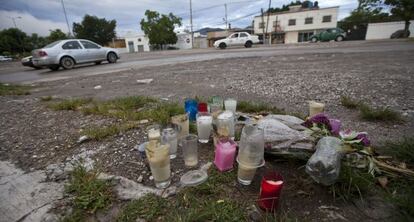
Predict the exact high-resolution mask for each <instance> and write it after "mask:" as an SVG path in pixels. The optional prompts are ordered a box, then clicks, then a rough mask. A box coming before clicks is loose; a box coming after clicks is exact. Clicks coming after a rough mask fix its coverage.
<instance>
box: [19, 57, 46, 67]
mask: <svg viewBox="0 0 414 222" xmlns="http://www.w3.org/2000/svg"><path fill="white" fill-rule="evenodd" d="M32 58H33V56H27V57H24V58H23V59H22V60H21V62H22V65H23V66H29V67H32V68H35V69H41V68H42V67H40V66H35V65H33V61H32Z"/></svg>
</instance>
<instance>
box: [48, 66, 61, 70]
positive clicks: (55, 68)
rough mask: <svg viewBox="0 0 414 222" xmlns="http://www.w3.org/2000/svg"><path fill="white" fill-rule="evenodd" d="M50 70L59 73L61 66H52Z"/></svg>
mask: <svg viewBox="0 0 414 222" xmlns="http://www.w3.org/2000/svg"><path fill="white" fill-rule="evenodd" d="M48 68H49V69H50V70H52V71H57V70H59V68H60V66H59V65H51V66H48Z"/></svg>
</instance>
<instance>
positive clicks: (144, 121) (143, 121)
mask: <svg viewBox="0 0 414 222" xmlns="http://www.w3.org/2000/svg"><path fill="white" fill-rule="evenodd" d="M148 122H149V120H147V119H143V120H140V121H139V124H145V123H148Z"/></svg>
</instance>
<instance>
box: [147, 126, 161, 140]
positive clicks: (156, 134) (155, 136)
mask: <svg viewBox="0 0 414 222" xmlns="http://www.w3.org/2000/svg"><path fill="white" fill-rule="evenodd" d="M147 133H148V140H149V141H151V140H156V141H161V140H160V139H161V126H160V125H158V124H154V125H150V126H148V127H147Z"/></svg>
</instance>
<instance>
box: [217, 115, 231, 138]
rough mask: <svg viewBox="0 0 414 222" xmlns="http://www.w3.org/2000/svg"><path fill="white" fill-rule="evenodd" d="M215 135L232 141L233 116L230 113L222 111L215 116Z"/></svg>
mask: <svg viewBox="0 0 414 222" xmlns="http://www.w3.org/2000/svg"><path fill="white" fill-rule="evenodd" d="M216 124H217V133H218V135H219V137H228V138H230V139H232V140H234V115H233V112H232V111H224V112H222V113H220V115H218V116H217V120H216Z"/></svg>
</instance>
